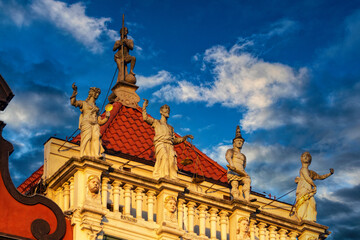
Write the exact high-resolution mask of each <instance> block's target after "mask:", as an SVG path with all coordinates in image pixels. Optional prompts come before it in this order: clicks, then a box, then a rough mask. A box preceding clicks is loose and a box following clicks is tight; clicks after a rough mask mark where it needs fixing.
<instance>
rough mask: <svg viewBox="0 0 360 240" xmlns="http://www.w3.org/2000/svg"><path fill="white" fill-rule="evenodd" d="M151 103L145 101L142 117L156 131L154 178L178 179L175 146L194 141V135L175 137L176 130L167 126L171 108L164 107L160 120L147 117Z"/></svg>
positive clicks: (161, 110) (161, 109)
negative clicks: (147, 109) (147, 110)
mask: <svg viewBox="0 0 360 240" xmlns="http://www.w3.org/2000/svg"><path fill="white" fill-rule="evenodd" d="M148 104H149V101H148V100H147V99H144V103H143V107H142V116H143V119H144V121H145V122H146V123H148V124H149V125H151V127H152V128H154V130H155V136H154V146H155V158H156V162H155V166H154V171H153V176H154V177H155V178H156V179H159V178H163V177H165V178H170V179H177V170H178V168H177V155H176V152H175V149H174V145H176V144H179V143H182V142H184V141H186V140H187V139H188V138H190V139H194V137H193V136H192V135H186V136H184V137H180V138H178V137H175V133H174V128H173V127H172V126H170V125H169V124H167V119H168V118H169V115H170V107H169V106H168V105H166V104H165V105H164V106H162V107H161V108H160V114H161V118H160V120H157V119H154V118H152V117H150V116H148V115H147V112H146V107H147V106H148Z"/></svg>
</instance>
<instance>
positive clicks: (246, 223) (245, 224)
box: [239, 219, 249, 233]
mask: <svg viewBox="0 0 360 240" xmlns="http://www.w3.org/2000/svg"><path fill="white" fill-rule="evenodd" d="M239 229H240V232H243V233H245V232H248V231H249V221H248V220H245V219H244V220H242V221H241V222H240V223H239Z"/></svg>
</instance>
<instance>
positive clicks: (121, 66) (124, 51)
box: [113, 15, 136, 84]
mask: <svg viewBox="0 0 360 240" xmlns="http://www.w3.org/2000/svg"><path fill="white" fill-rule="evenodd" d="M120 35H121V39H120V40H117V41H116V42H115V44H114V47H113V51H116V50H117V52H116V53H115V56H114V60H115V62H116V64H117V67H118V70H119V73H118V78H117V81H118V82H119V81H125V82H128V83H131V84H135V83H136V78H135V73H134V67H135V63H136V58H135V57H134V56H130V54H129V51H130V50H133V49H134V41H133V40H131V39H128V38H127V35H128V29H127V28H126V27H125V26H124V15H123V26H122V28H121V29H120ZM128 63H130V73H128V71H127V64H128Z"/></svg>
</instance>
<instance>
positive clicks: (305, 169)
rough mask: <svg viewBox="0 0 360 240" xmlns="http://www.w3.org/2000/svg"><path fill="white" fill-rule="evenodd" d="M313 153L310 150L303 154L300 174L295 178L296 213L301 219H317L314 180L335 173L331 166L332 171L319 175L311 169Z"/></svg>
mask: <svg viewBox="0 0 360 240" xmlns="http://www.w3.org/2000/svg"><path fill="white" fill-rule="evenodd" d="M311 160H312V158H311V155H310V153H309V152H304V153H303V154H301V165H302V166H301V169H300V176H299V177H296V178H295V182H296V183H297V188H296V203H295V213H296V217H297V218H298V220H299V221H302V220H308V221H314V222H315V221H316V214H317V212H316V203H315V199H314V195H315V194H316V185H315V183H314V180H323V179H326V178H328V177H329V176H331V175H332V174H334V169H332V168H330V173H328V174H324V175H319V174H317V173H316V172H315V171H312V170H309V166H310V164H311Z"/></svg>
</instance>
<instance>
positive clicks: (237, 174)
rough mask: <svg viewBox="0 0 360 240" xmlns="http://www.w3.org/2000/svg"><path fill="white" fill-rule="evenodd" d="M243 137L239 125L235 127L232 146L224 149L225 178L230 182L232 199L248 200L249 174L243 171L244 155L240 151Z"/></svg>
mask: <svg viewBox="0 0 360 240" xmlns="http://www.w3.org/2000/svg"><path fill="white" fill-rule="evenodd" d="M244 141H245V140H244V138H243V137H242V136H241V131H240V127H239V126H237V127H236V134H235V138H234V139H233V148H230V149H228V150H227V151H226V154H225V158H226V161H227V162H228V163H229V164H228V165H226V166H227V167H228V172H227V178H228V182H229V183H230V184H231V195H232V196H233V198H234V199H242V200H245V201H250V184H251V179H250V176H249V175H248V174H247V173H246V172H245V167H246V157H245V155H244V154H242V153H241V148H242V146H243V144H244ZM240 184H243V186H242V192H240V190H239V186H240Z"/></svg>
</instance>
